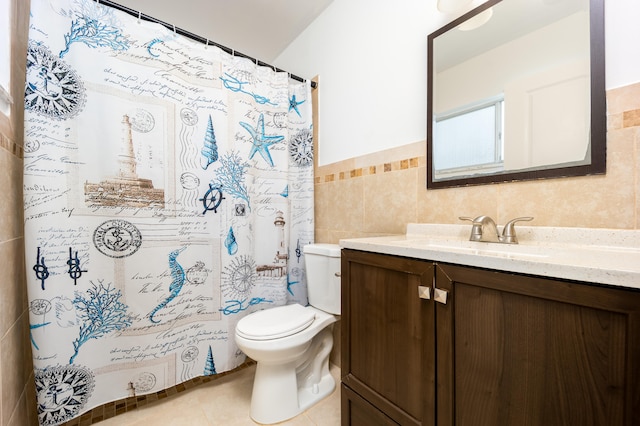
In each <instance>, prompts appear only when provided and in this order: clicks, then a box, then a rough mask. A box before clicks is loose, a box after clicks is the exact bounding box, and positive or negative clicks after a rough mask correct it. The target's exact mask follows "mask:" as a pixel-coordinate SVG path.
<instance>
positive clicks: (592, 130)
mask: <svg viewBox="0 0 640 426" xmlns="http://www.w3.org/2000/svg"><path fill="white" fill-rule="evenodd" d="M427 56H428V82H427V88H428V93H427V188H429V189H436V188H448V187H458V186H469V185H481V184H489V183H498V182H509V181H520V180H534V179H546V178H559V177H569V176H583V175H592V174H604V173H605V171H606V93H605V52H604V0H489V1H487V2H486V3H484V4H482V5H480V6H479V7H477V8H475V9H473V10H472V11H470V12H468V13H466V14H464V15H463V16H461V17H460V18H458V19H456V20H454V21H452V22H451V23H449V24H447V25H445V26H444V27H442V28H440V29H439V30H437V31H435V32H433V33H432V34H430V35H429V37H428V53H427Z"/></svg>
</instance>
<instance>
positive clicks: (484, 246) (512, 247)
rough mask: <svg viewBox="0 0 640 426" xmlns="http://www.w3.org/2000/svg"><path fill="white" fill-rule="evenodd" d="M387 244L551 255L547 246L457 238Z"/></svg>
mask: <svg viewBox="0 0 640 426" xmlns="http://www.w3.org/2000/svg"><path fill="white" fill-rule="evenodd" d="M389 244H393V245H397V246H401V247H408V248H415V249H421V250H446V251H450V252H459V253H465V254H475V255H480V256H497V257H502V258H508V259H516V258H520V259H521V258H547V257H549V256H550V255H551V250H550V249H549V248H548V247H540V246H532V245H522V244H498V243H483V242H475V241H468V240H459V239H422V238H415V239H412V238H408V239H404V240H398V241H391V242H389Z"/></svg>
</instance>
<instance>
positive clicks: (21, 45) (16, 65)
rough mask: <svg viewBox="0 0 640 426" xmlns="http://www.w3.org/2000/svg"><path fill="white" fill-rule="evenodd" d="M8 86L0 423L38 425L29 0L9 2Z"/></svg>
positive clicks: (1, 132) (0, 266)
mask: <svg viewBox="0 0 640 426" xmlns="http://www.w3.org/2000/svg"><path fill="white" fill-rule="evenodd" d="M9 4H10V5H11V7H12V20H11V56H12V60H11V88H10V92H11V95H12V96H13V100H14V103H13V106H12V109H11V111H10V113H9V116H8V117H7V116H5V115H3V114H0V188H2V196H1V197H2V198H1V202H0V291H1V293H2V295H1V297H0V384H1V387H0V425H1V426H9V425H10V426H28V425H37V424H38V422H37V414H36V400H35V387H34V385H33V383H34V381H33V364H32V362H31V344H30V339H29V310H28V307H27V294H26V282H25V261H24V231H23V214H22V166H23V149H22V147H23V120H24V115H23V112H24V106H23V105H24V100H23V98H22V96H23V94H24V78H25V73H26V71H25V68H26V65H25V61H24V58H25V57H26V46H27V35H28V34H27V32H28V28H29V5H30V1H29V0H9Z"/></svg>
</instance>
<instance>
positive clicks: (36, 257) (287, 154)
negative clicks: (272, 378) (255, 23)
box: [24, 0, 313, 425]
mask: <svg viewBox="0 0 640 426" xmlns="http://www.w3.org/2000/svg"><path fill="white" fill-rule="evenodd" d="M310 91H311V88H310V84H309V83H308V82H307V83H300V82H294V81H292V80H290V79H289V78H288V76H287V74H286V73H276V72H274V71H273V70H272V69H271V68H268V67H259V66H256V64H255V63H253V62H252V61H250V60H248V59H245V58H237V57H234V56H232V55H229V54H227V53H226V52H224V51H222V50H220V49H217V48H214V47H211V46H205V45H204V44H200V43H196V42H194V41H192V40H189V39H187V38H185V37H182V36H179V35H176V34H175V33H174V31H170V30H167V29H166V28H164V27H162V26H161V25H158V24H155V23H150V22H145V21H139V20H138V19H137V17H134V16H130V15H127V14H125V13H122V12H119V11H117V10H115V9H113V8H110V7H108V6H104V5H100V4H98V3H96V2H93V1H91V0H32V2H31V24H30V33H29V47H28V56H27V80H26V84H25V159H24V220H25V236H26V238H25V240H26V241H25V250H26V259H27V268H28V280H27V286H28V288H27V290H28V297H29V308H30V326H31V327H30V328H31V330H30V339H31V349H32V353H33V362H34V369H35V380H36V390H37V404H38V413H39V421H40V424H41V425H57V424H61V423H63V422H65V421H67V420H69V419H71V418H74V417H77V416H79V415H80V414H82V413H83V412H86V411H88V410H90V409H91V408H94V407H96V406H99V405H102V404H104V403H106V402H110V401H114V400H118V399H122V398H126V397H129V396H134V395H142V394H147V393H154V392H157V391H159V390H162V389H165V388H168V387H171V386H174V385H176V384H178V383H180V382H183V381H186V380H190V379H192V378H194V377H197V376H205V375H212V374H217V373H220V372H223V371H228V370H230V369H233V368H235V367H237V366H238V365H240V364H241V363H243V362H244V361H245V356H244V354H242V353H241V352H240V351H239V350H238V348H237V346H236V345H235V341H234V338H233V335H234V330H235V325H236V323H237V321H238V320H239V319H240V318H241V317H242V316H244V315H246V314H248V313H250V312H253V311H256V310H259V309H263V308H267V307H272V306H277V305H283V304H287V303H294V302H295V303H300V304H303V305H306V304H307V294H306V281H305V274H304V254H303V252H302V247H303V246H304V245H305V244H308V243H311V242H313V149H312V122H311V115H312V114H311V97H310Z"/></svg>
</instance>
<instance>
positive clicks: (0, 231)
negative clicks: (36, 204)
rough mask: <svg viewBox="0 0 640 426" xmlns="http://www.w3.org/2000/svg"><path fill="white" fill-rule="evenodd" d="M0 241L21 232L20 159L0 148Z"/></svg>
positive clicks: (18, 234)
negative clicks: (0, 194)
mask: <svg viewBox="0 0 640 426" xmlns="http://www.w3.org/2000/svg"><path fill="white" fill-rule="evenodd" d="M0 164H1V165H2V167H0V188H2V191H3V193H2V203H0V241H6V240H10V239H13V238H16V237H18V236H20V235H22V234H23V219H22V218H23V214H22V210H23V199H22V160H21V159H20V158H18V157H16V156H15V155H13V154H12V153H10V152H9V151H7V150H4V149H0Z"/></svg>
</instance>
